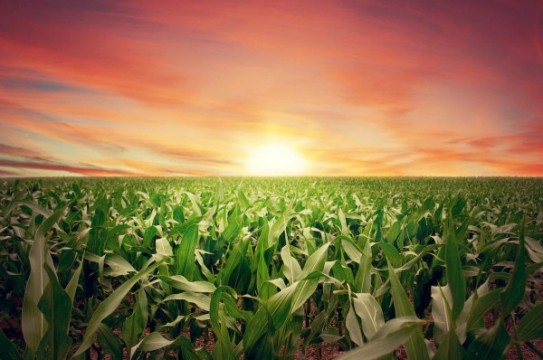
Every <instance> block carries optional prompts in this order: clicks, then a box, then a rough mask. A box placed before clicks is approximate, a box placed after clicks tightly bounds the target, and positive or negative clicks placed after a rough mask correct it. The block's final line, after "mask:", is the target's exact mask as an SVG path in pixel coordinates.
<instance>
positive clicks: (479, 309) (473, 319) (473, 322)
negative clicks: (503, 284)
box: [467, 289, 502, 331]
mask: <svg viewBox="0 0 543 360" xmlns="http://www.w3.org/2000/svg"><path fill="white" fill-rule="evenodd" d="M501 293H502V289H496V290H492V291H490V292H488V293H486V294H484V295H483V296H481V297H479V298H477V299H475V300H474V302H473V305H472V307H471V311H470V313H469V317H468V323H467V330H468V331H470V330H475V329H476V328H477V327H478V325H477V324H478V323H479V322H480V321H481V320H483V316H484V314H485V313H486V312H488V311H489V310H491V309H492V308H493V307H495V306H496V305H497V304H498V303H499V301H500V295H501Z"/></svg>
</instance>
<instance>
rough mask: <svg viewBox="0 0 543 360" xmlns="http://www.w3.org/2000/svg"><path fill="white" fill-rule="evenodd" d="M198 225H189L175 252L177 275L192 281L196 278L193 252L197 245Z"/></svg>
mask: <svg viewBox="0 0 543 360" xmlns="http://www.w3.org/2000/svg"><path fill="white" fill-rule="evenodd" d="M198 239H199V235H198V225H197V224H191V225H190V226H189V227H187V229H186V230H185V232H184V233H183V238H182V239H181V244H180V245H179V247H178V248H177V252H176V266H177V274H178V275H183V276H185V277H186V278H187V279H188V280H191V281H192V280H194V279H195V276H196V270H197V269H196V262H195V261H196V260H195V257H194V251H195V250H196V245H197V244H198Z"/></svg>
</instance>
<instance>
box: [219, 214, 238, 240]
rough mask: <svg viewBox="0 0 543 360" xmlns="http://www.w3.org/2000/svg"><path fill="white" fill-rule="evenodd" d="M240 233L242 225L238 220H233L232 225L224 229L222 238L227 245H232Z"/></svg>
mask: <svg viewBox="0 0 543 360" xmlns="http://www.w3.org/2000/svg"><path fill="white" fill-rule="evenodd" d="M240 231H241V224H240V223H239V221H238V220H237V219H235V218H233V219H231V220H230V223H229V224H228V226H227V227H226V229H224V232H223V233H222V236H223V238H224V240H225V241H226V242H227V243H230V242H232V240H234V239H235V238H236V236H238V234H239V232H240Z"/></svg>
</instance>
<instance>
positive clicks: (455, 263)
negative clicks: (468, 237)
mask: <svg viewBox="0 0 543 360" xmlns="http://www.w3.org/2000/svg"><path fill="white" fill-rule="evenodd" d="M456 243H457V240H456V237H455V233H454V228H453V225H452V224H449V225H448V228H447V230H446V232H445V265H446V274H447V285H448V286H449V289H450V291H451V295H452V321H455V320H456V319H457V318H458V316H459V315H460V313H461V312H462V309H463V307H464V301H465V300H466V281H465V280H464V274H463V273H462V264H461V262H460V255H459V254H458V247H457V245H456Z"/></svg>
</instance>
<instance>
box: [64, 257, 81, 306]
mask: <svg viewBox="0 0 543 360" xmlns="http://www.w3.org/2000/svg"><path fill="white" fill-rule="evenodd" d="M83 258H84V256H83V257H82V258H81V261H80V262H79V266H78V267H77V269H75V271H74V273H73V275H72V277H71V278H70V281H69V282H68V285H66V293H67V294H68V296H69V297H70V300H71V303H72V304H73V302H74V300H75V293H76V292H77V285H78V284H79V278H80V277H81V270H82V269H83Z"/></svg>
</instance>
